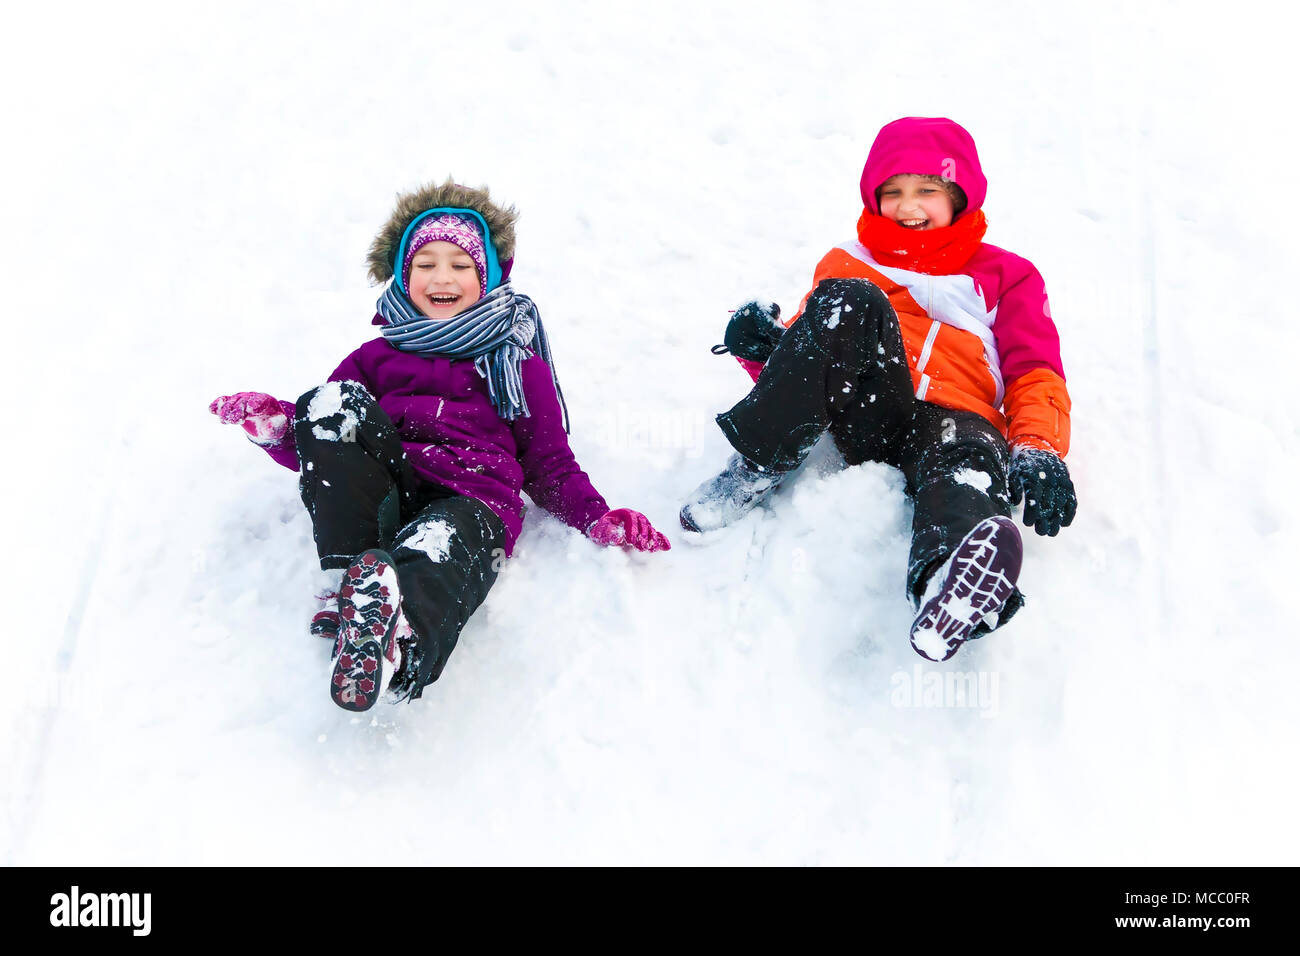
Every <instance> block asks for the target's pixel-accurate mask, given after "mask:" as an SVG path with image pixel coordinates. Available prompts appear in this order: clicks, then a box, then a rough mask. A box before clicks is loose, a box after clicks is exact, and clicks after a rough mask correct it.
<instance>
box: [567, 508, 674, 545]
mask: <svg viewBox="0 0 1300 956" xmlns="http://www.w3.org/2000/svg"><path fill="white" fill-rule="evenodd" d="M587 537H588V538H590V539H591V540H592V541H595V542H596V543H597V544H603V545H606V546H611V545H616V544H621V545H625V546H627V547H629V548H634V549H636V550H637V551H667V550H669V549H670V548H671V547H672V545H670V544H669V543H668V539H667V538H665V537H664V536H663V535H662V534H660V533H659V532H658V531H656V530H655V529H654V525H652V524H651V523H650V519H649V518H647V517H646V516H645V515H643V514H641V512H639V511H633V510H632V509H631V508H619V509H617V510H615V511H607V512H606V513H605V514H604V515H603V516H602V517H600V518H597V519H596V521H595V523H594V524H592V526H591V527H590V528H588V529H587Z"/></svg>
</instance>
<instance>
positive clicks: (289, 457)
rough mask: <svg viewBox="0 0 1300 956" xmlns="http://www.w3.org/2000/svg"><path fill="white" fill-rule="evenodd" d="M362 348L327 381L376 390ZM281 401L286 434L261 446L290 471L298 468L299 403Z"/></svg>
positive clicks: (346, 359)
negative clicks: (364, 367)
mask: <svg viewBox="0 0 1300 956" xmlns="http://www.w3.org/2000/svg"><path fill="white" fill-rule="evenodd" d="M360 352H361V350H360V349H357V351H355V352H353V353H352V354H351V355H349V356H348V357H347V358H345V359H344V360H343V361H342V362H341V363H339V367H338V368H336V369H335V370H334V372H333V373H332V374H331V375H330V377H329V378H328V379H326V381H328V382H348V381H351V382H360V383H361V384H362V385H364V386H365V387H366V389H367V390H368V391H370V392H371V394H374V390H373V389H371V388H370V380H369V379H368V378H367V377H366V374H365V372H364V371H363V370H362V368H361V362H360V360H359V359H358V355H359V354H360ZM276 401H278V402H279V403H280V408H282V409H283V410H284V414H285V415H286V416H287V417H288V419H289V427H288V428H286V429H285V430H284V435H283V436H282V437H281V438H280V441H279V442H278V443H277V444H274V445H262V446H261V448H262V449H263V450H264V451H265V452H266V453H267V454H268V455H270V456H271V460H272V461H274V462H275V463H276V464H277V465H283V466H284V467H285V468H288V469H289V470H290V471H297V470H298V439H297V437H295V435H294V433H293V422H294V418H295V417H296V415H297V405H296V404H295V403H294V402H286V401H285V400H284V399H276Z"/></svg>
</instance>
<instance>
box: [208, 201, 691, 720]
mask: <svg viewBox="0 0 1300 956" xmlns="http://www.w3.org/2000/svg"><path fill="white" fill-rule="evenodd" d="M517 218H518V214H517V213H516V212H515V210H514V208H513V207H504V208H503V207H500V206H497V205H495V204H494V203H492V202H491V201H490V200H489V196H488V191H487V190H486V189H470V188H468V187H465V186H460V185H457V184H455V183H453V182H451V181H450V180H448V181H447V182H445V183H443V184H441V185H429V186H426V187H424V188H422V189H419V190H417V191H416V192H414V193H410V194H407V195H403V196H400V197H399V199H398V204H397V208H396V210H395V211H394V213H393V215H392V217H391V218H390V219H389V221H388V223H387V224H386V225H385V226H384V228H383V229H382V230H381V231H380V233H379V235H378V236H377V237H376V238H375V241H374V244H373V245H372V246H371V249H370V256H369V266H370V275H371V278H373V279H374V280H375V281H376V282H387V283H388V285H387V286H386V287H385V289H384V292H383V295H381V296H380V298H379V303H378V312H377V314H376V315H375V318H374V320H373V323H374V324H375V325H379V326H381V327H382V328H381V330H380V331H381V333H382V334H381V337H380V338H377V339H373V340H371V341H369V342H367V343H366V344H365V345H363V346H361V348H359V349H357V350H356V351H355V352H353V353H352V354H351V355H349V356H348V357H347V358H345V359H344V360H343V362H342V364H341V365H339V367H338V368H337V369H335V370H334V373H333V374H332V375H331V376H330V377H329V380H328V381H327V382H326V383H325V384H324V385H321V386H318V387H316V388H313V389H311V390H310V391H309V392H307V393H306V394H304V395H303V396H302V397H301V398H299V399H298V401H297V403H295V404H291V403H289V402H281V401H279V400H277V399H275V398H273V397H272V396H270V395H266V394H264V393H260V392H239V393H237V394H235V395H225V396H222V397H220V398H218V399H216V400H215V401H214V402H213V403H212V405H211V411H212V412H213V413H214V414H216V415H217V416H218V417H219V418H220V419H221V421H223V422H227V423H232V424H239V425H242V426H243V428H244V431H245V432H247V433H248V437H249V438H250V440H252V441H253V442H254V443H256V444H258V445H261V446H262V447H263V448H264V449H265V450H266V451H267V452H268V453H269V454H270V455H271V457H272V458H273V459H275V460H276V461H277V462H279V463H280V464H282V465H284V466H285V467H287V468H290V469H293V470H295V471H299V472H300V477H299V481H298V485H299V490H300V491H301V493H302V500H303V503H304V504H305V505H306V506H307V510H308V511H309V512H310V514H311V518H312V525H313V533H314V536H315V539H316V550H317V552H318V554H319V556H320V565H321V568H322V569H323V570H339V571H343V575H342V578H341V580H340V582H339V585H338V587H337V593H336V594H331V595H329V597H330V599H333V600H336V601H337V608H336V610H329V611H325V612H322V613H321V614H317V615H316V619H315V620H314V621H313V623H312V629H313V631H315V632H317V633H324V634H327V635H333V636H334V638H335V645H334V658H333V665H332V668H331V673H330V696H331V697H332V698H333V700H334V702H335V703H336V704H338V705H339V706H340V707H343V708H345V709H347V710H354V711H362V710H367V709H369V708H370V707H372V706H373V705H374V704H375V702H376V701H377V700H378V699H379V697H380V696H381V694H384V693H385V692H387V696H388V698H389V699H390V700H393V701H397V700H402V699H407V700H411V699H414V698H416V697H419V696H420V694H421V692H422V691H423V689H424V687H425V685H427V684H430V683H432V682H433V681H435V680H437V678H438V676H439V675H440V674H441V673H442V669H443V667H444V666H446V663H447V658H448V656H449V655H450V654H451V651H452V649H453V648H454V647H455V646H456V639H457V637H458V636H459V635H460V632H461V629H462V628H463V627H464V626H465V623H466V621H468V620H469V617H470V615H471V614H472V613H473V612H474V610H475V609H476V608H477V607H478V606H479V605H480V604H481V603H482V602H483V599H484V598H485V597H486V596H487V592H488V590H489V589H490V588H491V586H492V584H493V582H494V581H495V580H496V575H497V570H498V568H499V567H500V561H499V560H498V559H499V558H500V557H502V556H508V555H509V554H510V553H511V552H512V551H513V549H514V544H515V540H516V539H517V538H518V536H519V530H520V526H521V524H522V522H523V501H522V499H521V497H520V495H521V493H522V492H527V493H528V495H529V497H530V498H532V500H533V501H534V502H536V503H537V504H538V505H540V506H541V507H543V508H545V509H546V510H547V511H550V512H551V513H552V514H554V515H555V516H556V517H558V518H560V519H561V520H562V521H564V522H565V523H566V524H568V525H570V526H572V527H574V528H577V529H578V530H580V531H582V532H584V533H585V534H586V535H587V536H588V537H589V538H591V539H592V540H593V541H595V542H597V543H598V544H602V545H622V546H625V547H629V548H635V549H636V550H638V551H660V550H667V549H668V547H669V545H668V540H667V539H666V538H665V537H664V536H663V535H662V534H660V533H659V532H658V531H656V530H655V529H654V528H653V527H652V526H651V524H650V522H649V520H647V519H646V517H645V516H644V515H642V514H640V513H638V512H636V511H631V510H629V509H627V508H620V509H618V510H616V511H611V510H610V509H609V507H608V505H607V504H606V503H605V499H604V498H602V497H601V496H600V494H599V492H597V491H596V489H595V488H594V487H592V484H591V481H590V480H589V479H588V478H587V475H586V474H585V473H584V472H583V471H582V469H581V468H579V467H578V463H577V462H576V461H575V460H574V457H573V452H572V450H570V448H569V442H568V421H567V414H566V410H565V409H564V404H563V395H562V393H561V391H560V388H559V383H558V381H557V379H556V377H555V369H554V366H553V363H552V362H551V356H550V348H549V345H548V343H547V339H546V333H545V331H544V330H543V328H542V323H541V318H540V316H539V315H538V312H537V308H536V306H534V304H533V302H532V300H531V299H529V298H528V297H527V296H526V295H522V294H520V293H517V292H515V291H514V289H513V288H512V287H511V285H510V281H509V278H510V269H511V266H512V265H513V262H514V246H515V230H514V225H515V220H516V219H517ZM389 280H392V281H389Z"/></svg>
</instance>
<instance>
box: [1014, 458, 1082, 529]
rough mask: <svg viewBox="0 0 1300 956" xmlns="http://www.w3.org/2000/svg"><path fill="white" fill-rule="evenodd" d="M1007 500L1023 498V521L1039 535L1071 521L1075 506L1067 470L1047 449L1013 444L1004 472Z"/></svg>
mask: <svg viewBox="0 0 1300 956" xmlns="http://www.w3.org/2000/svg"><path fill="white" fill-rule="evenodd" d="M1007 478H1008V485H1009V486H1010V490H1011V503H1012V504H1013V505H1017V504H1020V499H1021V498H1022V497H1023V498H1024V499H1025V519H1024V520H1025V524H1026V526H1028V525H1033V526H1034V530H1035V531H1037V532H1038V533H1039V534H1046V535H1055V534H1056V533H1057V532H1058V531H1060V530H1061V528H1063V527H1065V526H1067V525H1068V524H1069V523H1070V522H1071V521H1073V520H1074V510H1075V507H1076V506H1077V505H1078V501H1077V499H1076V498H1075V497H1074V482H1072V481H1070V471H1069V469H1067V468H1066V467H1065V462H1063V461H1061V459H1060V458H1058V457H1057V456H1056V455H1054V454H1052V453H1051V452H1050V451H1046V450H1044V449H1041V448H1024V447H1017V448H1016V449H1015V450H1014V451H1013V452H1012V454H1011V468H1010V470H1009V471H1008V473H1007Z"/></svg>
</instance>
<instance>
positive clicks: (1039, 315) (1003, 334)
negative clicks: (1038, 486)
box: [993, 256, 1070, 458]
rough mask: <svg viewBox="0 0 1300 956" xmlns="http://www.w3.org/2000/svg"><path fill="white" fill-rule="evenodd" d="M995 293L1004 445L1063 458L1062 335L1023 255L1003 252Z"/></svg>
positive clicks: (1066, 401) (1066, 439)
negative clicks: (999, 286) (1003, 268)
mask: <svg viewBox="0 0 1300 956" xmlns="http://www.w3.org/2000/svg"><path fill="white" fill-rule="evenodd" d="M1008 259H1009V260H1010V262H1009V263H1008V266H1007V269H1006V272H1005V274H1004V281H1006V283H1007V285H1006V286H1005V287H1004V288H1003V289H1002V291H1001V294H1000V295H999V296H998V313H997V321H996V322H994V324H993V335H994V337H995V338H996V339H997V346H998V362H999V364H1000V365H1001V366H1002V380H1003V382H1004V383H1005V384H1006V391H1005V394H1004V396H1003V400H1002V408H1003V411H1004V412H1005V414H1006V416H1007V443H1008V444H1010V445H1013V446H1014V445H1020V446H1022V447H1031V448H1044V449H1046V450H1048V451H1051V452H1054V453H1055V454H1057V455H1059V456H1060V457H1062V458H1064V457H1065V455H1066V453H1067V452H1068V451H1069V450H1070V394H1069V392H1068V391H1067V390H1066V387H1065V372H1064V369H1063V368H1062V365H1061V339H1060V335H1059V334H1058V333H1057V331H1056V324H1055V323H1054V322H1053V321H1052V312H1051V308H1050V307H1049V305H1048V302H1047V289H1046V287H1045V286H1044V284H1043V277H1042V276H1041V275H1039V273H1038V270H1037V269H1036V268H1034V266H1033V264H1032V263H1030V262H1029V261H1028V260H1027V259H1022V258H1020V257H1019V256H1008Z"/></svg>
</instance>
